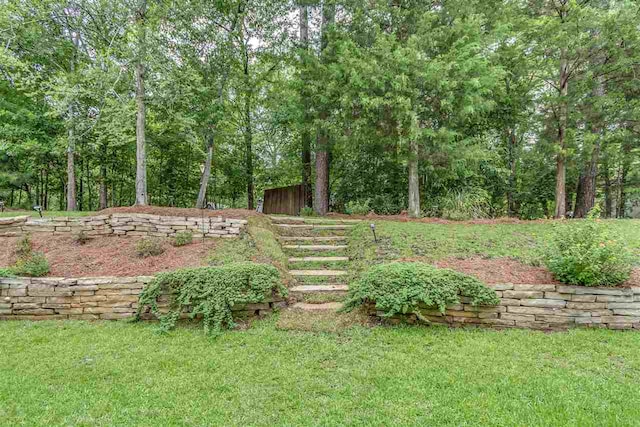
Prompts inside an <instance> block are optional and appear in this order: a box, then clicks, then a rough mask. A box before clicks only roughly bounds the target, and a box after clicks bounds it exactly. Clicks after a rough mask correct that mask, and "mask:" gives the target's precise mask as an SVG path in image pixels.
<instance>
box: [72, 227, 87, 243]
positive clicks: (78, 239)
mask: <svg viewBox="0 0 640 427" xmlns="http://www.w3.org/2000/svg"><path fill="white" fill-rule="evenodd" d="M71 240H73V242H74V243H77V244H79V245H84V244H85V243H87V242H88V241H89V240H91V238H90V237H89V236H88V235H87V233H85V232H84V230H78V231H76V232H74V233H73V234H72V235H71Z"/></svg>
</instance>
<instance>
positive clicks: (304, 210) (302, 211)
mask: <svg viewBox="0 0 640 427" xmlns="http://www.w3.org/2000/svg"><path fill="white" fill-rule="evenodd" d="M300 216H316V211H314V210H313V208H312V207H309V206H305V207H304V208H302V209H300Z"/></svg>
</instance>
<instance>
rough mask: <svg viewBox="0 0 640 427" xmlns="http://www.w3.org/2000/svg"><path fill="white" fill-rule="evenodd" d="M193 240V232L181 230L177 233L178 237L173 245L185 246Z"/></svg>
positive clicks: (174, 239)
mask: <svg viewBox="0 0 640 427" xmlns="http://www.w3.org/2000/svg"><path fill="white" fill-rule="evenodd" d="M192 242H193V233H192V232H190V231H181V232H179V233H176V237H174V238H173V241H172V242H171V243H172V244H173V246H185V245H188V244H191V243H192Z"/></svg>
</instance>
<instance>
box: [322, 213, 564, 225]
mask: <svg viewBox="0 0 640 427" xmlns="http://www.w3.org/2000/svg"><path fill="white" fill-rule="evenodd" d="M327 218H336V219H337V218H345V219H363V220H370V221H371V220H380V221H397V222H420V223H425V224H467V225H473V224H531V223H543V222H551V221H554V220H551V219H536V220H521V219H518V218H509V217H501V218H492V219H471V220H468V221H453V220H448V219H443V218H431V217H425V218H410V217H409V215H408V214H407V212H406V211H403V212H401V213H400V214H398V215H378V214H375V213H373V212H370V213H369V214H367V215H347V214H340V213H335V212H330V213H328V214H327Z"/></svg>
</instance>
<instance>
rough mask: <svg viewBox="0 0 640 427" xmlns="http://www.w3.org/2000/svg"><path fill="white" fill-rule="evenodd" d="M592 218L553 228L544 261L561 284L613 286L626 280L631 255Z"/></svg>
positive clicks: (592, 215)
mask: <svg viewBox="0 0 640 427" xmlns="http://www.w3.org/2000/svg"><path fill="white" fill-rule="evenodd" d="M594 216H595V214H590V215H589V218H587V219H585V220H572V221H570V222H569V223H567V224H562V225H557V226H556V227H557V228H556V230H555V232H554V234H553V236H552V239H551V243H550V244H549V246H548V247H547V249H546V253H545V257H544V258H545V264H546V266H547V268H548V269H549V270H550V271H551V272H552V273H553V275H554V276H555V277H556V279H558V280H560V281H561V282H563V283H568V284H570V285H583V286H615V285H619V284H621V283H623V282H624V281H626V280H627V279H629V275H630V274H631V269H632V267H633V256H632V254H631V253H630V251H629V250H628V249H627V248H626V247H625V245H624V243H623V242H622V241H621V240H620V239H619V237H617V236H615V235H614V234H613V233H612V231H611V230H610V229H609V228H608V227H607V226H606V225H605V224H604V223H602V222H601V221H599V220H597V219H596V218H594Z"/></svg>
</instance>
